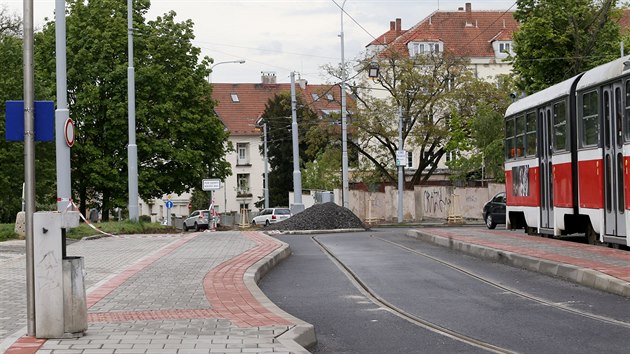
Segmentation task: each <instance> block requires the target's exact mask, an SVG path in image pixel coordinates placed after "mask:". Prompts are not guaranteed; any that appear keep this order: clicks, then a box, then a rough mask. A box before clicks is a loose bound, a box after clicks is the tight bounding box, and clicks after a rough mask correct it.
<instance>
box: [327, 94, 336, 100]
mask: <svg viewBox="0 0 630 354" xmlns="http://www.w3.org/2000/svg"><path fill="white" fill-rule="evenodd" d="M326 99H327V100H328V101H329V102H332V101H334V100H335V98H334V97H333V95H332V93H327V94H326Z"/></svg>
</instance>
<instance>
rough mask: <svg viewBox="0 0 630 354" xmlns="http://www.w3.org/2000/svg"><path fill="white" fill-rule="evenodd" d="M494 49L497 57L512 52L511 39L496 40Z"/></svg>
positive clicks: (505, 55)
mask: <svg viewBox="0 0 630 354" xmlns="http://www.w3.org/2000/svg"><path fill="white" fill-rule="evenodd" d="M494 50H496V56H497V57H507V56H508V55H509V54H512V41H497V42H496V44H495V46H494Z"/></svg>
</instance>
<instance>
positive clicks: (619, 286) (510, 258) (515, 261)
mask: <svg viewBox="0 0 630 354" xmlns="http://www.w3.org/2000/svg"><path fill="white" fill-rule="evenodd" d="M406 235H407V236H408V237H413V238H416V239H420V240H424V241H428V242H431V243H434V244H436V245H439V246H443V247H448V248H450V249H453V250H457V251H460V252H464V253H467V254H469V255H472V256H476V257H479V258H484V259H489V260H492V261H496V262H501V263H504V264H508V265H511V266H514V267H519V268H524V269H527V270H531V271H534V272H538V273H542V274H545V275H551V276H554V277H558V278H561V279H564V280H568V281H570V282H573V283H577V284H580V285H584V286H588V287H590V288H594V289H598V290H602V291H605V292H609V293H612V294H615V295H621V296H624V297H630V283H629V282H626V281H623V280H621V279H617V278H615V277H612V276H610V275H607V274H604V273H601V272H598V271H596V270H593V269H588V268H582V267H579V266H575V265H571V264H566V263H561V262H555V261H552V260H547V259H542V258H536V257H531V256H525V255H522V254H518V253H513V252H510V251H504V250H500V249H495V248H491V247H486V246H480V245H475V244H471V243H466V242H463V241H460V240H455V239H452V238H447V237H443V236H436V235H432V234H429V233H426V232H424V231H421V230H409V231H407V234H406Z"/></svg>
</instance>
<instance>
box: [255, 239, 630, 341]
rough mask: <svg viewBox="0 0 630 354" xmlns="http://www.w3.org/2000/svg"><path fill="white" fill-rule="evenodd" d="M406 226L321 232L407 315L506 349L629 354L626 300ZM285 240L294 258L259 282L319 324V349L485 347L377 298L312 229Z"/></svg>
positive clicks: (367, 281)
mask: <svg viewBox="0 0 630 354" xmlns="http://www.w3.org/2000/svg"><path fill="white" fill-rule="evenodd" d="M404 232H405V230H402V229H390V230H385V229H382V230H375V231H372V232H361V233H351V234H330V235H318V236H315V238H316V239H317V240H318V241H319V242H321V243H322V244H323V245H324V246H325V247H326V248H327V249H329V250H330V251H331V252H332V253H333V254H334V256H335V257H336V258H338V259H339V261H341V262H342V263H343V264H345V265H346V266H347V267H348V268H349V269H350V270H351V271H352V272H353V273H354V274H355V275H356V276H357V277H358V278H359V279H360V281H361V282H362V283H363V284H365V285H366V286H367V287H368V288H369V289H371V290H372V291H373V292H374V293H375V294H376V295H378V296H379V297H381V298H383V299H384V300H386V301H387V302H389V303H391V304H393V305H394V306H396V307H398V308H399V309H401V310H402V311H403V312H406V313H408V314H411V315H412V316H415V317H418V318H421V319H422V320H424V321H427V322H430V323H433V324H435V325H436V326H441V327H443V328H447V329H449V330H452V331H455V332H457V333H460V334H463V335H465V336H468V337H470V338H474V339H476V340H479V341H482V342H488V343H491V344H493V345H495V346H498V347H500V348H503V349H504V350H506V351H514V352H522V353H602V352H606V353H626V352H627V350H628V348H630V301H629V300H628V299H626V298H622V297H618V296H615V295H611V294H607V293H603V292H599V291H596V290H592V289H589V288H584V287H581V286H578V285H575V284H572V283H568V282H564V281H561V280H558V279H554V278H550V277H547V276H543V275H540V274H536V273H532V272H528V271H524V270H520V269H516V268H511V267H507V266H505V265H501V264H494V263H489V262H487V261H484V260H480V259H476V258H473V257H469V256H466V255H463V254H460V253H456V252H452V251H450V250H448V249H444V248H441V247H437V246H434V245H431V244H427V243H423V242H421V241H418V240H415V239H410V238H407V237H405V236H404ZM279 238H280V239H281V240H283V241H285V242H287V243H289V244H290V245H291V248H292V250H293V255H292V256H291V257H290V258H289V259H287V260H285V261H284V262H283V263H281V264H280V265H279V266H277V267H276V268H274V269H273V270H272V271H271V272H270V273H269V274H268V275H267V276H266V277H265V278H264V279H263V281H262V282H261V284H260V286H261V289H262V290H263V291H264V292H265V294H267V296H268V297H269V298H270V299H271V300H272V301H273V302H274V303H276V304H277V305H278V306H280V307H281V308H283V309H284V310H286V311H287V312H289V313H291V314H292V315H294V316H296V317H299V318H301V319H303V320H305V321H307V322H309V323H311V324H313V325H314V326H315V330H316V333H317V338H318V344H317V346H316V347H314V348H312V349H313V352H315V353H418V352H420V353H424V352H427V353H429V352H431V353H433V352H449V353H451V352H485V350H483V349H480V348H478V347H474V346H470V345H469V344H465V343H462V342H460V341H457V340H456V339H453V338H451V337H449V336H445V335H442V334H438V333H435V332H433V331H431V330H429V329H426V328H423V327H420V326H418V325H416V324H414V323H412V322H409V321H407V320H405V319H402V318H400V317H398V316H396V315H394V314H393V313H391V312H389V311H387V310H385V309H383V308H382V307H380V306H378V305H376V304H374V303H373V302H371V301H370V300H369V298H368V297H367V296H365V295H364V293H362V292H361V291H360V290H358V289H357V287H355V285H353V282H351V281H350V279H349V278H348V277H347V276H346V274H344V272H342V271H341V269H340V268H339V267H338V266H337V265H336V264H335V263H333V261H332V260H331V258H330V257H329V256H328V255H327V254H325V253H324V252H323V251H322V249H321V248H320V246H319V245H318V244H316V243H315V242H314V241H313V240H312V239H311V237H310V236H306V235H292V236H281V237H279ZM392 242H393V243H395V244H393V243H392ZM400 246H402V247H407V249H404V248H401V247H400ZM414 251H415V252H414ZM418 252H419V253H422V254H418ZM429 257H431V258H429ZM436 259H437V260H436ZM439 261H441V262H448V263H449V265H445V264H444V263H440V262H439ZM453 267H458V268H460V269H454V268H453ZM465 272H468V273H465ZM471 274H475V275H477V277H473V276H471ZM497 285H498V286H497ZM512 289H513V290H515V291H517V292H520V293H521V294H520V295H518V294H515V293H514V292H512V291H511V290H512ZM523 295H526V296H529V297H531V298H525V297H523ZM532 298H533V299H532ZM538 300H540V301H538ZM562 307H565V308H567V309H569V310H570V311H566V310H563V309H562ZM580 312H585V313H586V314H583V313H580ZM598 316H599V317H600V318H602V319H604V320H602V319H598V318H594V317H598ZM616 321H617V322H616Z"/></svg>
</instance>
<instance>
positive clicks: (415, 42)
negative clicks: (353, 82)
mask: <svg viewBox="0 0 630 354" xmlns="http://www.w3.org/2000/svg"><path fill="white" fill-rule="evenodd" d="M517 29H518V22H517V21H516V20H515V19H514V16H513V12H512V11H498V10H484V11H473V9H472V4H471V3H466V4H465V7H460V8H459V9H458V10H457V11H442V10H438V11H435V12H433V13H431V14H430V15H429V16H428V17H426V18H424V19H423V20H422V21H420V22H418V23H417V24H416V25H414V26H413V27H411V28H409V29H408V30H403V29H402V20H401V19H400V18H397V19H396V20H395V21H391V22H390V29H389V31H387V32H385V33H383V34H382V35H381V36H379V37H378V38H376V39H375V40H373V41H372V42H370V43H369V44H368V45H367V46H366V48H367V51H368V53H371V54H376V53H378V52H381V51H383V50H384V49H385V48H392V49H395V50H397V51H399V52H400V53H406V55H408V56H414V55H418V54H421V53H428V52H444V51H449V52H450V53H453V54H455V55H457V56H461V57H464V58H467V59H468V60H470V68H471V70H473V72H474V73H475V75H476V76H477V77H479V78H482V79H490V78H493V77H494V76H496V75H499V74H509V73H510V71H511V69H512V65H511V63H510V62H509V61H505V59H506V58H507V57H508V55H510V54H514V52H513V51H512V49H513V44H512V35H513V33H514V32H515V31H516V30H517Z"/></svg>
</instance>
